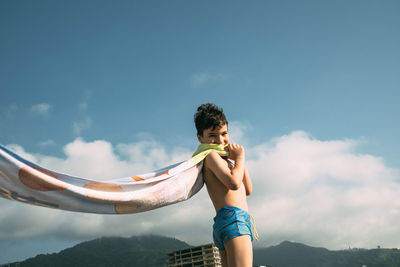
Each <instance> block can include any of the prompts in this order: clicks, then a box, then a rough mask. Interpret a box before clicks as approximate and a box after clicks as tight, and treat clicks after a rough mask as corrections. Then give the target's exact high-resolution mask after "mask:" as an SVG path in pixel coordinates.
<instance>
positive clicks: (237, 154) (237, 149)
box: [226, 144, 244, 161]
mask: <svg viewBox="0 0 400 267" xmlns="http://www.w3.org/2000/svg"><path fill="white" fill-rule="evenodd" d="M226 148H227V150H228V152H229V155H228V158H230V159H233V160H235V161H236V160H238V159H239V158H244V148H243V147H242V146H241V145H238V144H228V146H227V147H226Z"/></svg>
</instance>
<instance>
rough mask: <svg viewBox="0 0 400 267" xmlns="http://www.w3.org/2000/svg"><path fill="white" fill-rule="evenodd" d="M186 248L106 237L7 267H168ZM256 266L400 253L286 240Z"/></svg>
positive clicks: (386, 262) (167, 241) (390, 264)
mask: <svg viewBox="0 0 400 267" xmlns="http://www.w3.org/2000/svg"><path fill="white" fill-rule="evenodd" d="M187 247H190V245H188V244H187V243H185V242H182V241H180V240H178V239H175V238H169V237H162V236H137V237H131V238H121V237H106V238H99V239H95V240H91V241H87V242H83V243H80V244H78V245H76V246H74V247H72V248H68V249H65V250H63V251H61V252H59V253H52V254H46V255H43V254H41V255H38V256H36V257H33V258H30V259H27V260H25V261H22V262H18V263H11V264H6V265H4V266H60V267H63V266H73V267H84V266H85V267H86V266H88V267H90V266H135V267H160V266H165V262H166V259H167V254H168V253H169V252H171V251H174V250H177V249H183V248H187ZM254 264H255V266H259V265H263V266H270V267H362V266H366V267H400V250H398V249H383V248H380V249H351V250H350V249H349V250H338V251H331V250H328V249H325V248H316V247H310V246H307V245H304V244H300V243H293V242H288V241H284V242H282V243H281V244H279V245H277V246H271V247H268V248H256V249H254Z"/></svg>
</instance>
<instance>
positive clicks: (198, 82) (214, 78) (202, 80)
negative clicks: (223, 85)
mask: <svg viewBox="0 0 400 267" xmlns="http://www.w3.org/2000/svg"><path fill="white" fill-rule="evenodd" d="M229 77H230V75H229V74H226V73H215V74H213V73H210V72H208V71H204V72H198V73H196V74H194V75H192V77H191V83H192V86H193V87H194V88H197V87H201V86H204V85H205V84H207V83H210V82H220V81H224V80H226V79H228V78H229Z"/></svg>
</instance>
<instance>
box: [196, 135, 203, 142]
mask: <svg viewBox="0 0 400 267" xmlns="http://www.w3.org/2000/svg"><path fill="white" fill-rule="evenodd" d="M202 138H203V137H202V136H201V135H199V134H197V140H199V142H200V143H202Z"/></svg>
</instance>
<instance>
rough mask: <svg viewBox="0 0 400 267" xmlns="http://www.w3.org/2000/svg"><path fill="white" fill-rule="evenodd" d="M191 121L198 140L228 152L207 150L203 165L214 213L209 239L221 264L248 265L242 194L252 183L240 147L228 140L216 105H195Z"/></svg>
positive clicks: (247, 222) (247, 232)
mask: <svg viewBox="0 0 400 267" xmlns="http://www.w3.org/2000/svg"><path fill="white" fill-rule="evenodd" d="M194 120H195V124H196V128H197V138H198V140H199V142H200V143H202V144H223V145H226V150H227V151H228V153H229V156H228V157H221V156H220V155H218V153H217V152H215V151H213V152H211V153H210V154H209V155H208V156H207V157H206V159H205V161H204V167H203V177H204V182H205V184H206V186H207V191H208V194H209V195H210V198H211V201H212V203H213V205H214V208H215V211H216V212H217V214H216V216H215V217H214V225H213V239H214V243H215V245H216V246H217V247H218V249H219V251H220V254H221V259H222V266H224V267H226V266H228V267H233V266H235V267H236V266H240V267H247V266H248V267H251V266H252V264H253V249H252V243H251V242H252V240H253V236H252V230H251V220H250V216H249V214H248V207H247V201H246V196H247V195H249V194H250V193H251V191H252V185H251V180H250V176H249V174H248V172H247V169H246V167H245V162H244V161H245V155H244V149H243V147H242V146H240V145H237V144H230V143H229V134H228V121H227V120H226V118H225V115H224V113H223V111H222V109H221V108H219V107H217V106H216V105H214V104H203V105H201V106H200V107H198V109H197V112H196V114H195V116H194ZM232 161H233V162H234V163H233V162H232Z"/></svg>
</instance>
